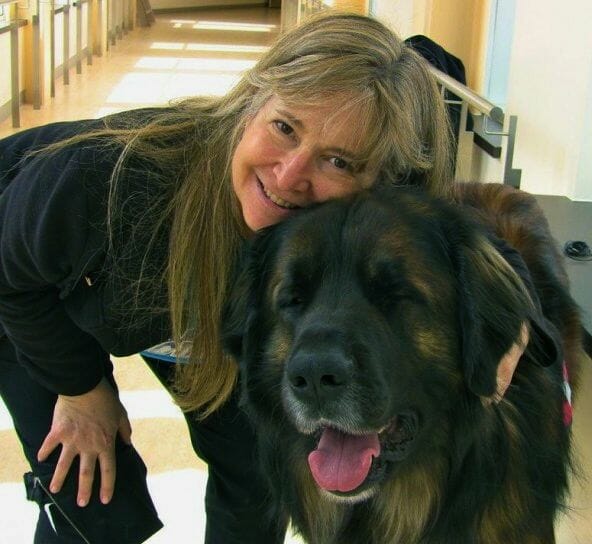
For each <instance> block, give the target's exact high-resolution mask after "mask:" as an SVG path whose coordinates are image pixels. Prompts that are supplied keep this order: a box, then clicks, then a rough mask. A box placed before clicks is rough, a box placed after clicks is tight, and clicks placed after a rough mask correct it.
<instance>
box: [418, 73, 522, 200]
mask: <svg viewBox="0 0 592 544" xmlns="http://www.w3.org/2000/svg"><path fill="white" fill-rule="evenodd" d="M428 68H429V70H430V72H431V73H432V75H433V76H434V77H435V79H436V82H437V83H438V84H439V85H440V87H441V88H442V93H443V94H444V91H449V92H451V93H452V94H453V95H455V96H456V97H458V99H459V100H458V101H456V100H445V102H447V103H458V104H460V106H461V110H460V123H459V129H458V130H459V134H458V135H457V138H458V145H457V149H456V172H455V179H457V180H461V181H464V180H465V178H466V177H467V175H468V174H470V170H471V162H472V153H471V151H470V149H471V148H472V145H473V134H472V133H471V132H470V131H468V130H467V129H466V126H467V117H468V115H469V107H472V108H474V109H475V110H476V111H477V113H479V114H482V115H483V116H484V117H485V120H487V119H491V120H492V121H494V122H496V123H498V124H499V125H500V126H501V127H504V124H505V123H504V122H505V120H506V114H505V113H504V110H503V109H502V108H500V107H499V106H497V105H495V104H493V103H491V102H489V100H487V99H485V98H483V97H482V96H480V95H478V94H477V93H475V92H474V91H472V90H471V89H469V88H468V87H467V86H466V85H463V84H462V83H460V82H459V81H457V80H456V79H454V78H452V77H450V76H449V75H448V74H445V73H444V72H442V71H440V70H438V69H437V68H435V67H434V66H432V65H431V64H428ZM443 98H444V97H443ZM517 122H518V118H517V117H516V116H515V115H510V116H509V118H508V123H507V125H508V126H507V129H506V131H502V132H495V133H494V132H489V131H487V130H485V132H486V133H488V134H497V135H499V136H504V137H506V138H507V142H506V155H505V159H504V169H503V182H504V183H505V184H507V185H511V186H512V187H516V188H519V187H520V178H521V170H519V169H516V168H514V167H513V160H514V145H515V143H516V125H517Z"/></svg>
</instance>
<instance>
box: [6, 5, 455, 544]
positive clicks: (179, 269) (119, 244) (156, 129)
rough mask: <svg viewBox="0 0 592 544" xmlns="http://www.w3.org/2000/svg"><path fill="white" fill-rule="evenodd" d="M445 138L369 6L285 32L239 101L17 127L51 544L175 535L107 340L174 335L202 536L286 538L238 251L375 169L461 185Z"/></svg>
mask: <svg viewBox="0 0 592 544" xmlns="http://www.w3.org/2000/svg"><path fill="white" fill-rule="evenodd" d="M160 45H161V46H162V44H160ZM181 45H182V47H183V48H186V49H191V44H184V43H183V44H181ZM198 46H199V44H196V47H198ZM192 91H193V92H197V93H199V92H200V91H202V89H199V88H196V89H192ZM449 143H450V139H449V131H448V124H447V118H446V113H445V111H444V106H443V104H442V101H441V99H440V95H439V93H438V91H437V88H436V85H435V82H434V81H433V79H432V77H431V76H430V74H429V72H428V70H427V68H426V65H425V64H424V61H423V59H422V58H421V57H419V56H418V55H417V54H416V53H415V52H414V51H413V50H411V49H409V48H407V47H406V46H405V45H404V44H403V43H402V42H401V40H399V38H398V37H397V36H395V35H394V34H393V33H392V32H391V31H390V30H388V29H387V28H386V27H385V26H383V25H382V24H381V23H379V22H377V21H375V20H373V19H371V18H367V17H361V16H357V15H325V16H321V17H318V18H314V19H311V20H310V21H308V22H306V23H305V24H303V25H302V26H301V27H298V28H296V29H294V30H293V31H291V32H288V33H285V34H284V35H282V36H281V37H280V38H279V40H278V41H277V43H276V44H275V45H274V46H273V47H272V48H271V49H270V50H269V51H268V52H267V53H265V54H264V55H263V57H262V58H261V60H260V61H259V62H258V63H257V64H256V65H255V66H253V67H252V68H251V69H250V70H248V71H247V72H245V74H244V75H243V76H242V77H241V78H240V80H239V81H238V83H237V84H236V85H235V86H234V87H233V88H232V89H231V90H229V91H228V92H226V93H225V94H224V95H223V96H208V97H203V96H196V97H194V98H190V99H185V100H180V101H178V102H176V103H173V104H171V105H168V106H166V107H162V108H145V109H140V110H134V111H129V112H123V113H118V114H114V115H112V116H109V117H106V118H103V119H99V120H86V121H77V122H72V123H56V124H53V125H47V126H44V127H40V128H37V129H32V130H29V131H24V132H22V133H19V134H17V135H15V136H12V137H9V138H7V139H5V140H2V141H1V142H0V187H1V188H2V190H3V192H2V195H1V197H0V229H1V232H0V239H1V241H2V243H1V246H0V259H1V261H2V267H1V269H0V323H1V325H2V327H3V331H4V333H5V334H4V335H3V336H1V338H0V355H1V357H0V363H1V364H0V393H1V394H2V396H3V399H4V401H5V403H6V405H7V406H8V407H9V410H10V411H11V414H12V416H13V418H14V420H15V427H16V429H17V431H18V434H19V436H20V437H21V439H22V440H23V443H24V444H25V447H24V448H25V454H26V456H27V460H28V462H29V464H30V465H31V469H32V476H31V478H30V479H29V480H28V481H29V482H31V489H30V490H29V491H30V493H32V496H36V497H37V498H38V500H39V503H40V506H41V507H42V508H41V510H40V523H39V528H38V536H37V537H36V538H37V540H36V542H67V541H70V540H72V539H74V538H78V537H79V536H80V534H81V533H82V534H84V536H85V538H87V540H89V541H96V542H107V541H109V540H110V541H115V542H119V543H122V544H131V543H136V542H142V541H143V540H145V539H146V538H148V537H149V536H150V535H151V534H152V533H154V532H155V531H157V530H158V528H159V527H160V521H159V520H158V517H157V515H156V512H155V511H154V508H153V505H152V502H151V499H150V497H149V495H148V492H147V489H146V485H145V469H144V466H143V463H142V461H141V459H140V458H139V456H138V454H137V452H136V451H135V449H134V448H133V447H132V446H131V444H130V426H129V420H128V417H127V414H126V412H125V409H124V407H123V405H122V404H121V402H120V400H119V398H118V395H117V392H116V388H115V384H114V380H113V376H112V367H111V363H110V361H109V354H114V355H120V356H123V355H128V354H132V353H136V352H138V351H143V352H144V353H146V351H145V350H147V348H150V346H153V345H155V344H159V343H161V342H163V341H166V340H169V339H170V338H171V337H172V338H173V340H174V342H175V347H176V352H177V355H178V357H179V358H180V359H182V360H183V361H184V362H186V363H187V364H178V365H170V364H164V363H161V362H158V361H157V360H156V359H155V358H152V357H150V355H146V361H147V363H148V365H149V366H150V368H151V369H152V370H154V372H155V373H156V375H157V376H158V378H159V379H160V380H161V381H162V383H163V384H164V385H165V387H167V389H169V391H171V393H172V394H173V395H174V397H175V400H176V401H177V402H178V404H179V405H180V406H181V407H182V408H183V409H184V410H185V412H186V420H187V424H188V426H189V429H190V433H191V439H192V444H193V446H194V448H195V450H196V452H197V454H198V455H199V456H200V457H201V458H202V459H204V460H205V461H206V462H207V463H208V465H209V483H208V489H207V494H206V495H207V496H206V511H207V516H208V522H207V530H206V542H207V543H216V542H224V543H225V544H234V543H241V544H245V543H253V544H254V543H257V544H258V543H260V542H266V543H270V544H271V543H276V542H281V540H282V539H283V533H284V531H285V524H286V519H285V517H283V516H279V517H277V518H274V519H271V520H269V523H265V522H264V521H263V520H265V519H267V518H266V516H265V512H266V507H265V501H266V498H267V496H268V495H267V489H266V487H265V480H264V478H263V476H262V475H261V474H259V472H258V469H257V465H256V463H255V459H254V446H255V440H254V435H253V431H252V428H251V426H250V424H249V422H248V421H247V420H246V419H245V416H244V415H243V413H242V412H241V410H240V409H239V408H238V406H237V398H236V392H235V385H236V381H237V367H236V365H235V363H234V361H233V360H232V358H231V357H230V356H228V355H226V354H225V353H224V352H223V349H222V346H221V342H220V321H221V314H222V307H223V303H224V300H225V297H226V290H227V285H228V283H229V278H230V275H231V269H232V265H233V263H234V261H235V258H236V256H237V253H238V252H239V250H240V249H241V247H242V245H243V244H244V242H245V239H247V238H250V237H251V236H252V234H253V232H254V231H257V230H259V229H261V228H263V227H266V226H268V225H272V224H274V223H278V222H280V221H282V220H284V219H285V218H287V217H288V216H291V215H294V214H297V213H299V210H301V209H302V208H305V207H308V206H310V205H311V204H315V203H320V202H324V201H326V200H330V199H334V198H338V197H342V196H345V195H348V194H350V193H353V192H356V191H358V190H360V189H361V188H366V187H369V186H371V185H372V184H373V183H374V182H375V180H376V179H380V180H381V183H384V184H397V185H420V186H424V187H425V188H426V190H427V191H430V192H432V193H434V194H438V195H447V194H449V192H450V190H451V183H450V180H451V176H450V174H451V170H450V152H449ZM25 392H26V393H27V395H25V394H24V393H25ZM23 399H26V402H23ZM95 473H96V475H95ZM99 476H100V482H98V483H97V482H96V481H95V479H98V478H99ZM39 489H43V490H45V491H44V492H43V493H39ZM46 503H51V505H52V506H51V507H50V508H49V512H50V514H51V516H52V519H51V520H50V519H48V518H47V510H46V509H45V508H43V507H44V505H45V504H46ZM123 520H125V523H126V527H127V529H126V535H127V536H126V537H123V536H122V531H121V526H122V523H123ZM54 527H55V528H56V529H54ZM56 530H57V535H56V534H55V531H56Z"/></svg>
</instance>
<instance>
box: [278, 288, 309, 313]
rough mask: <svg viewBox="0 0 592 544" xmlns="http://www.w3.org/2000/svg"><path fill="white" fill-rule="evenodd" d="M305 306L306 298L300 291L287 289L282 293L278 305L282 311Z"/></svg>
mask: <svg viewBox="0 0 592 544" xmlns="http://www.w3.org/2000/svg"><path fill="white" fill-rule="evenodd" d="M303 304H304V296H303V294H302V293H300V292H299V291H294V290H292V289H286V290H283V291H282V292H280V294H279V296H278V299H277V305H278V308H279V309H280V310H288V309H293V308H297V307H299V306H301V305H303Z"/></svg>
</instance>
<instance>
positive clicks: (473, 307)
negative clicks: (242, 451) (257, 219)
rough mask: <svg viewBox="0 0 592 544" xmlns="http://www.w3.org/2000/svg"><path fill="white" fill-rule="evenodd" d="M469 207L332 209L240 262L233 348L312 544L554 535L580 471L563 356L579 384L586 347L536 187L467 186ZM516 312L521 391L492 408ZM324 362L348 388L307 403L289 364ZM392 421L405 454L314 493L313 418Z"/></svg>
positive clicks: (271, 473)
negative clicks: (521, 344) (353, 480)
mask: <svg viewBox="0 0 592 544" xmlns="http://www.w3.org/2000/svg"><path fill="white" fill-rule="evenodd" d="M457 200H458V202H459V203H461V204H462V209H461V210H459V209H457V207H453V206H450V205H447V204H444V203H441V202H438V201H435V200H432V199H430V198H426V197H424V196H421V195H419V194H417V193H416V192H414V191H410V190H403V189H401V190H394V191H392V192H390V191H387V192H386V193H384V194H381V195H380V196H378V197H376V196H372V195H368V194H364V195H359V196H356V197H353V198H351V199H349V200H346V201H342V202H334V203H329V204H326V205H323V206H321V207H319V208H317V209H315V210H311V211H306V212H304V213H303V214H300V215H299V216H297V217H296V218H295V219H294V220H292V221H288V222H286V223H284V224H282V225H279V226H277V227H275V228H273V229H270V230H269V231H267V232H266V233H264V234H262V235H261V236H260V237H258V238H257V239H256V240H255V241H254V243H253V246H252V248H251V251H250V253H249V256H248V259H247V261H246V262H244V263H242V265H241V266H240V267H239V268H240V274H239V276H238V279H237V281H236V284H235V288H234V291H233V293H232V297H231V302H230V305H229V309H228V312H227V313H226V315H225V322H224V329H225V341H226V346H227V348H228V349H229V350H230V351H231V352H232V353H233V354H234V355H235V356H236V358H237V359H238V360H239V362H240V365H241V373H242V378H241V379H242V383H243V398H244V401H245V405H246V407H247V409H248V410H249V412H250V414H251V415H252V417H253V421H254V423H255V425H256V428H257V431H258V434H259V437H260V451H261V455H262V463H263V467H264V470H265V473H266V474H267V476H268V478H269V481H270V485H271V489H272V493H273V504H272V509H271V513H272V515H273V516H274V517H276V518H282V517H283V518H287V517H290V518H291V519H292V522H293V524H294V525H295V527H296V528H297V530H299V531H300V532H301V533H302V535H303V536H304V538H305V539H306V541H308V542H311V543H315V544H371V543H372V544H387V543H388V544H395V543H398V544H414V543H417V544H419V543H421V544H444V543H449V544H453V543H454V544H462V543H466V544H469V543H470V544H509V543H512V544H513V543H520V544H522V543H524V544H550V543H553V542H554V529H553V522H554V518H555V515H556V512H557V511H558V510H560V509H561V507H562V505H563V502H564V498H565V494H566V492H567V479H568V471H569V466H570V431H569V426H566V425H565V424H564V422H563V415H564V413H563V409H564V401H565V397H564V392H563V382H562V361H563V357H562V356H561V350H563V354H564V356H565V360H566V362H567V364H568V368H569V374H570V378H571V382H572V386H573V385H574V384H576V383H577V377H578V366H579V364H580V362H581V360H582V359H583V358H584V357H585V354H584V351H583V348H582V327H581V324H580V320H579V314H578V308H577V305H576V304H575V303H574V301H573V300H572V299H571V297H570V296H569V292H568V286H567V277H566V275H565V272H564V270H563V267H562V265H561V257H560V255H559V253H558V251H557V250H556V248H555V245H554V242H553V240H552V238H551V236H550V234H549V229H548V225H547V222H546V220H545V218H544V217H543V215H542V213H541V211H540V210H539V208H538V206H537V204H536V202H535V200H534V198H533V197H531V196H529V195H527V194H525V193H521V192H519V191H515V190H513V189H510V188H508V187H505V186H501V185H477V184H466V185H462V186H459V188H458V193H457ZM475 216H477V217H478V221H476V220H475ZM484 225H485V226H484ZM493 233H495V235H497V236H498V237H499V238H501V239H503V240H505V241H506V242H507V243H508V244H509V245H510V246H513V247H514V248H515V249H516V250H517V251H518V253H519V254H520V255H521V256H522V259H523V260H524V262H525V263H526V266H527V270H528V271H526V270H521V269H520V267H521V263H520V262H519V261H520V259H519V258H516V255H515V254H514V253H513V252H512V250H511V249H509V248H508V247H505V246H503V244H500V243H499V241H496V240H495V237H493V236H492V234H493ZM500 251H501V253H500ZM502 255H503V256H502ZM528 273H530V276H531V278H532V283H531V282H530V281H529V278H528ZM539 301H540V303H539ZM539 304H540V305H539ZM523 323H530V341H529V344H528V347H527V349H526V351H525V354H524V356H523V358H522V360H521V362H520V364H519V365H518V368H517V370H516V372H515V375H514V379H513V382H512V385H511V386H510V388H509V389H508V391H507V392H506V394H505V396H504V398H503V399H502V400H501V401H500V402H499V403H495V402H487V400H486V399H487V398H489V397H491V396H492V395H493V394H494V392H495V389H496V383H495V379H496V368H497V364H498V362H499V360H500V358H501V357H502V355H503V354H504V353H506V351H507V350H508V349H509V348H510V346H511V345H512V343H513V342H515V341H516V340H517V338H518V336H519V331H520V327H521V325H522V324H523ZM557 331H559V332H557ZM304 356H306V357H307V358H306V359H305V361H307V363H306V364H305V365H302V361H301V359H302V358H303V357H304ZM326 359H329V363H330V365H333V366H335V360H337V366H338V367H339V369H338V372H341V367H340V366H339V365H342V366H343V367H344V368H345V367H347V369H348V370H347V372H346V374H347V379H345V380H343V383H342V381H341V379H340V380H334V376H333V375H331V376H330V377H331V380H333V381H332V382H331V383H329V384H328V385H327V383H326V382H323V383H321V382H318V383H316V382H315V387H317V389H316V390H315V391H316V392H315V394H310V395H309V394H308V393H307V394H303V393H302V391H303V389H302V382H303V378H302V376H300V375H299V374H298V373H296V374H294V367H295V366H296V365H300V367H303V370H302V371H301V370H300V367H299V370H298V372H302V373H303V375H304V376H305V377H306V380H310V381H312V378H311V377H310V376H312V374H310V375H309V374H307V372H309V367H310V366H314V365H322V364H325V363H324V361H325V360H326ZM352 360H353V364H352V363H351V361H352ZM307 365H308V366H307ZM333 366H331V368H333ZM323 372H326V373H327V375H328V374H329V373H330V372H332V370H331V371H329V370H325V369H323ZM325 378H326V376H325V375H323V379H325ZM306 380H304V384H305V385H306V386H307V387H308V384H307V383H306ZM323 388H325V389H323ZM315 395H316V396H315ZM407 410H410V411H411V412H413V413H414V414H416V416H417V417H416V418H415V419H413V418H411V419H409V420H407V419H406V418H407V416H406V415H405V414H407V413H408V412H407ZM385 414H386V415H385ZM393 416H395V419H394V421H395V422H397V423H396V424H397V425H402V424H401V423H400V422H401V421H403V422H405V421H415V422H416V423H417V425H416V427H413V424H412V423H410V425H411V427H410V428H411V429H412V430H411V431H406V430H403V431H401V430H400V429H399V428H397V430H396V431H395V430H389V428H387V430H386V431H385V430H382V431H380V434H379V435H378V436H380V437H381V438H380V440H381V444H382V449H381V454H380V455H381V456H383V453H382V452H383V451H384V452H386V453H385V455H390V453H391V452H390V450H389V448H391V447H392V448H395V449H396V448H399V450H398V451H399V453H398V454H397V455H399V456H398V457H392V456H391V457H386V461H384V462H383V464H381V465H378V466H377V467H374V464H373V469H372V470H371V471H370V475H369V476H368V478H367V480H365V481H364V482H363V483H362V484H361V485H360V486H359V487H358V488H356V489H354V490H352V491H347V492H334V491H326V490H323V489H321V487H320V486H319V484H317V482H316V481H315V479H314V478H313V476H312V474H311V469H310V468H309V465H308V464H307V456H308V455H309V453H310V452H311V450H313V449H315V447H316V442H317V440H318V437H316V436H315V429H316V428H317V427H318V428H324V427H326V426H329V427H332V428H336V429H339V432H343V433H346V434H347V433H353V434H359V433H370V432H374V429H378V430H380V429H384V428H385V425H387V423H388V421H389V417H393ZM376 432H378V431H376ZM396 432H402V433H405V432H408V433H409V434H407V435H405V434H403V437H404V439H402V440H403V441H402V442H401V439H400V438H397V437H400V435H397V434H392V433H396ZM390 433H391V434H390ZM385 435H386V436H385ZM389 440H390V441H391V442H389ZM393 443H394V446H393V445H392V444H393ZM389 444H390V445H389ZM409 444H410V445H409ZM401 452H402V453H401ZM379 459H380V458H379ZM393 459H394V460H393ZM374 462H377V460H376V459H375V460H374ZM374 462H373V463H374ZM375 468H376V470H375V472H372V471H373V470H374V469H375ZM375 473H376V474H375ZM373 474H375V476H372V475H373ZM373 478H374V479H373Z"/></svg>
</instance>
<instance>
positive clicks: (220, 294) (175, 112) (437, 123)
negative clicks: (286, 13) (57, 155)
mask: <svg viewBox="0 0 592 544" xmlns="http://www.w3.org/2000/svg"><path fill="white" fill-rule="evenodd" d="M344 93H345V94H347V96H351V97H352V100H355V102H356V107H357V111H358V112H359V124H358V125H357V127H356V131H357V134H358V136H359V140H360V142H361V144H362V150H363V152H365V156H366V157H367V160H368V163H369V164H371V165H373V166H374V167H375V168H376V167H377V168H378V171H379V175H378V179H379V180H380V181H381V182H382V183H398V184H405V183H420V184H423V185H425V186H426V188H427V190H429V191H430V192H432V193H433V194H437V195H444V196H445V195H448V194H449V193H450V191H451V186H452V184H451V166H450V165H451V161H450V141H451V140H450V132H449V128H448V122H447V116H446V112H445V110H444V106H443V103H442V100H441V98H440V96H439V93H438V90H437V88H436V84H435V82H434V81H433V79H432V77H431V76H430V74H429V72H428V70H427V69H426V66H425V61H424V60H423V59H422V58H421V57H420V56H419V55H418V54H416V53H415V52H414V51H413V50H411V49H410V48H408V47H406V46H405V45H404V43H403V42H402V41H401V40H400V39H399V38H397V37H396V36H395V35H394V34H393V33H392V32H391V31H390V30H389V29H388V28H386V27H385V26H384V25H382V24H381V23H379V22H378V21H376V20H373V19H372V18H368V17H363V16H358V15H352V14H329V15H321V16H317V17H315V18H313V19H311V20H309V21H307V22H305V23H304V24H302V25H301V26H299V27H297V28H296V29H294V30H292V31H291V32H288V33H286V34H284V35H282V36H280V38H279V39H278V41H277V42H276V43H275V45H274V46H273V47H272V48H271V49H270V50H269V51H268V52H267V53H266V54H265V55H264V56H263V58H262V59H261V60H260V61H259V62H258V63H257V64H256V65H255V67H253V68H252V69H251V70H250V71H248V72H247V73H245V74H244V76H243V77H242V79H241V80H240V81H239V83H238V84H237V85H236V87H234V88H233V89H232V90H231V91H230V92H229V93H228V94H226V95H225V96H223V97H219V98H204V97H196V98H190V99H185V100H182V101H179V102H177V103H175V104H173V105H172V107H171V108H165V109H162V110H160V111H159V110H155V111H154V112H153V114H152V116H151V118H150V119H149V120H148V121H147V122H145V123H144V124H143V126H141V127H138V126H129V127H126V126H125V115H124V116H121V115H119V116H115V117H114V118H113V120H114V121H113V123H114V124H112V125H111V126H110V122H109V119H107V127H108V128H107V130H106V131H103V133H104V134H108V135H109V136H110V137H111V138H115V139H116V140H118V141H119V142H121V143H122V144H123V146H124V147H123V152H122V153H121V155H120V159H119V161H118V164H117V166H116V168H115V171H114V174H113V180H112V181H113V183H112V185H113V187H114V189H113V191H112V197H111V204H110V212H109V216H110V223H109V224H110V228H111V229H112V231H113V230H114V228H115V227H114V225H116V224H117V222H118V220H119V219H118V218H120V217H121V214H122V211H121V206H122V204H121V202H120V201H119V200H118V197H117V195H118V189H117V187H118V181H119V179H120V178H121V179H123V178H122V177H121V176H120V174H121V173H122V172H125V169H126V167H127V166H126V165H127V164H128V163H129V162H130V161H132V162H133V163H134V164H135V163H136V161H138V160H141V161H143V162H144V164H148V165H153V167H152V168H151V170H153V172H152V178H155V179H158V180H159V183H160V186H159V187H158V188H157V190H154V191H152V192H153V193H154V194H155V195H159V196H158V197H157V201H156V202H155V205H154V206H153V208H154V210H152V211H151V215H152V218H154V220H153V219H152V218H151V220H150V222H149V224H150V225H151V228H152V233H151V234H150V235H149V237H148V240H149V245H150V244H152V243H156V242H155V241H156V240H162V236H160V235H159V234H162V233H166V237H167V243H168V254H169V257H168V261H166V262H164V263H163V264H162V267H161V268H160V269H158V270H156V271H154V270H153V271H152V272H151V273H146V274H145V279H146V281H147V282H148V283H150V282H152V283H153V285H155V286H157V287H158V288H159V289H161V290H167V289H168V305H169V308H170V317H171V325H172V334H173V338H174V340H175V342H176V345H177V348H178V350H179V351H180V356H181V357H183V358H184V359H186V361H187V363H188V364H178V365H176V369H177V370H176V379H175V390H176V398H177V402H178V403H179V405H180V406H181V407H182V408H183V409H184V410H187V411H189V410H196V411H197V413H198V415H199V416H200V417H205V416H207V415H208V414H210V413H212V412H213V411H214V410H216V408H218V407H219V406H220V405H221V404H222V403H223V402H224V401H225V400H226V399H227V398H228V396H229V395H230V393H231V391H232V389H233V387H234V385H235V382H236V378H237V367H236V365H235V363H234V362H233V361H232V360H230V358H229V357H228V356H226V355H225V354H224V353H223V350H222V347H221V344H220V334H219V333H220V319H221V311H222V307H223V304H224V297H225V293H226V288H227V282H228V276H229V271H230V269H231V267H232V263H233V261H234V259H235V256H236V253H237V251H238V249H239V247H240V245H241V242H242V240H243V239H244V237H245V236H247V235H248V233H247V229H246V227H245V225H244V223H243V220H242V215H241V210H240V207H239V204H238V202H237V199H236V197H235V195H234V193H233V190H232V183H231V177H230V164H231V160H232V156H233V153H234V150H235V148H236V146H237V144H238V142H239V141H240V138H241V136H242V133H243V130H244V128H245V126H246V124H247V122H248V121H249V119H251V118H252V117H253V116H254V115H255V114H256V113H257V112H258V111H259V109H260V108H261V107H262V106H263V105H264V104H265V103H266V102H267V100H269V99H270V98H271V97H272V96H274V95H277V96H279V97H280V98H282V99H283V100H285V101H287V102H292V103H295V104H300V105H302V104H307V105H312V106H314V105H315V104H318V105H326V104H327V101H328V100H329V101H331V97H333V96H335V95H336V94H339V95H344ZM329 103H331V102H329ZM154 172H161V173H162V174H161V175H160V177H158V175H156V174H155V173H154ZM167 172H169V174H167ZM170 172H174V175H172V174H170ZM155 211H157V212H158V213H157V214H156V213H155ZM149 251H150V249H148V248H147V249H146V255H148V252H149ZM141 275H142V274H141ZM137 285H138V286H141V285H142V282H140V281H138V282H137ZM142 290H143V288H142V287H138V290H137V292H138V300H140V299H141V298H142V294H141V291H142Z"/></svg>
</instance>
